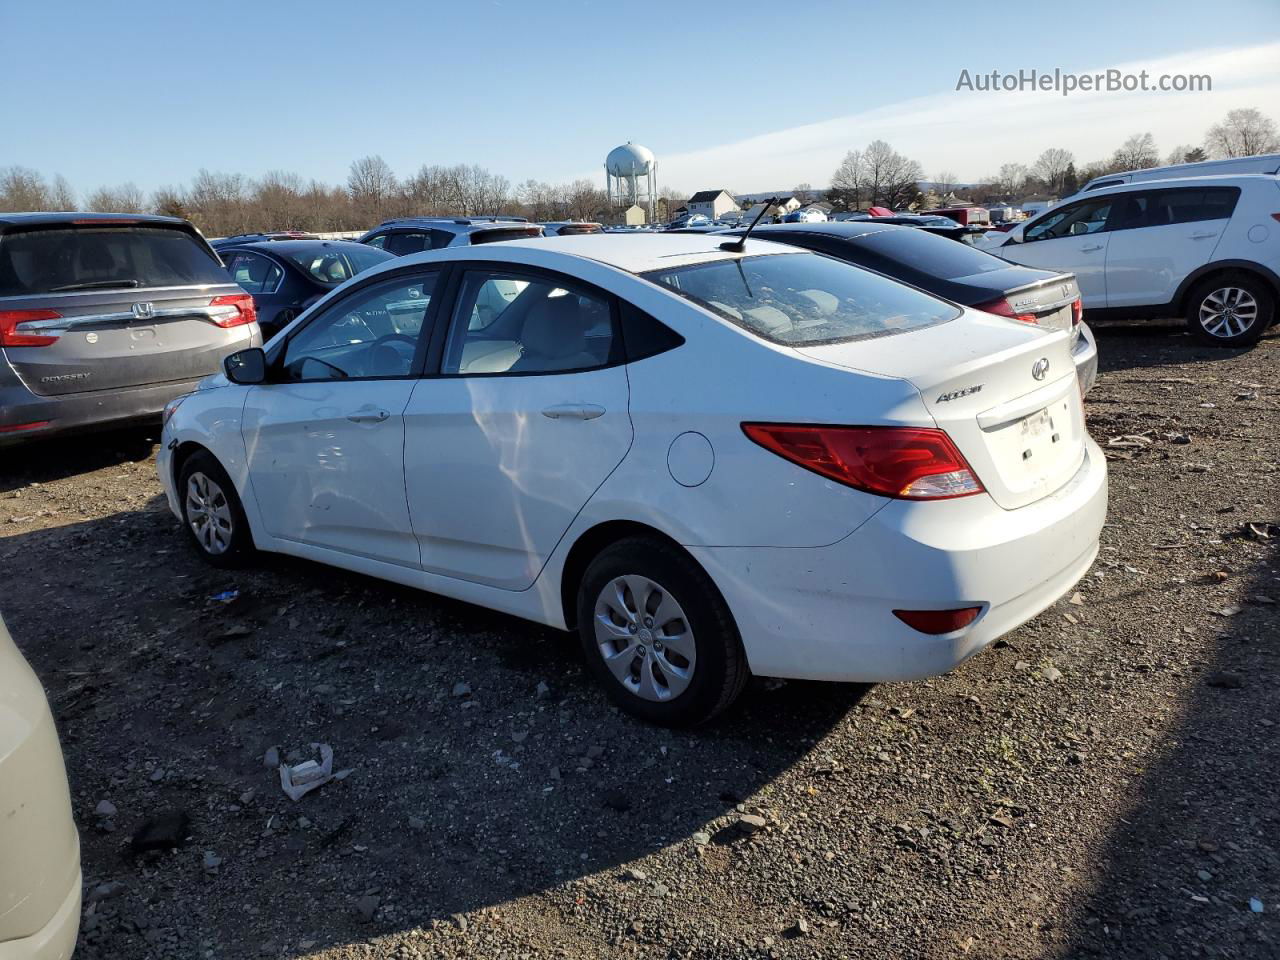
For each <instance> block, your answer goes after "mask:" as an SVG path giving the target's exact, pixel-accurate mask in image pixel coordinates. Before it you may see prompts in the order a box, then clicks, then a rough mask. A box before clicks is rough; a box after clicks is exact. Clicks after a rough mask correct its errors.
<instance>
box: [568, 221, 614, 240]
mask: <svg viewBox="0 0 1280 960" xmlns="http://www.w3.org/2000/svg"><path fill="white" fill-rule="evenodd" d="M584 233H604V228H603V227H601V226H600V224H598V223H566V224H563V225H562V226H561V227H560V236H562V237H576V236H578V235H580V234H584Z"/></svg>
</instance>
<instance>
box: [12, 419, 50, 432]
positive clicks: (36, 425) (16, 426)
mask: <svg viewBox="0 0 1280 960" xmlns="http://www.w3.org/2000/svg"><path fill="white" fill-rule="evenodd" d="M52 422H53V421H52V420H33V421H32V422H31V423H13V424H10V425H8V426H0V433H17V432H18V431H19V430H39V429H40V428H41V427H47V426H48V425H49V424H51V423H52Z"/></svg>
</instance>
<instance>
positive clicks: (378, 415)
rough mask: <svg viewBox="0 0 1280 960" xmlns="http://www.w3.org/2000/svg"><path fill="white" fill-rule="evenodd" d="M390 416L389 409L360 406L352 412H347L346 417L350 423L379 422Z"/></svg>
mask: <svg viewBox="0 0 1280 960" xmlns="http://www.w3.org/2000/svg"><path fill="white" fill-rule="evenodd" d="M390 416H391V411H390V410H379V409H377V408H376V407H361V408H360V409H359V410H357V411H355V412H354V413H348V414H347V419H348V420H350V421H351V422H352V423H381V422H382V421H383V420H386V419H387V418H388V417H390Z"/></svg>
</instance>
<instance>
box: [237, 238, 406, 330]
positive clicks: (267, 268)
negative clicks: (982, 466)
mask: <svg viewBox="0 0 1280 960" xmlns="http://www.w3.org/2000/svg"><path fill="white" fill-rule="evenodd" d="M218 255H219V256H220V257H222V262H223V263H225V264H226V265H227V272H228V273H230V274H231V278H232V279H233V280H235V282H236V283H238V284H240V286H241V287H243V288H244V289H245V291H246V292H247V293H250V294H252V295H253V302H254V305H255V306H256V307H257V310H258V325H259V326H260V327H262V336H263V339H268V338H270V337H273V336H275V334H276V333H277V332H279V331H280V330H281V329H282V328H283V327H284V326H285V325H286V324H288V323H289V321H290V320H292V319H293V318H294V317H296V316H297V315H298V314H300V313H301V312H302V311H303V310H305V309H306V308H307V307H309V306H311V304H313V303H315V302H316V301H317V300H319V299H320V298H321V297H323V296H324V295H325V294H326V293H328V292H329V291H330V290H332V289H333V288H334V287H336V286H337V285H338V284H340V283H344V282H345V281H347V280H350V279H351V278H352V277H354V276H355V275H356V274H357V273H360V272H361V271H363V270H368V269H369V268H370V267H373V266H376V265H377V264H379V263H382V262H384V261H386V260H394V259H395V257H393V256H392V255H391V254H389V253H384V252H383V251H381V250H378V249H376V248H374V247H369V246H366V245H365V244H362V243H353V242H350V241H346V240H270V241H267V240H251V241H247V242H244V243H240V244H236V245H234V246H223V247H222V248H220V249H219V250H218Z"/></svg>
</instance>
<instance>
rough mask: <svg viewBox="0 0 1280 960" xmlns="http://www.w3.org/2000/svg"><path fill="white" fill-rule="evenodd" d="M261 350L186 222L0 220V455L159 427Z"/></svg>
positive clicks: (231, 287)
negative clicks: (169, 406) (55, 441)
mask: <svg viewBox="0 0 1280 960" xmlns="http://www.w3.org/2000/svg"><path fill="white" fill-rule="evenodd" d="M261 343H262V334H261V332H260V331H259V329H258V323H257V315H256V313H255V311H254V306H253V298H252V297H250V296H249V294H247V293H245V292H244V291H243V290H242V289H240V287H238V286H237V285H236V284H235V283H233V282H232V281H231V279H230V278H229V277H228V276H227V272H226V270H224V269H223V267H222V263H221V261H220V260H219V259H218V256H217V254H216V253H214V252H213V250H212V248H211V247H210V246H209V244H208V243H207V242H206V241H205V239H204V238H203V237H202V236H201V235H200V233H199V231H197V230H196V228H195V227H193V226H192V225H191V224H190V223H188V222H187V221H185V220H179V219H175V218H172V217H154V216H144V215H135V214H94V213H0V445H3V444H8V443H13V442H15V441H18V440H23V439H27V438H31V437H38V436H47V435H50V434H56V433H64V432H67V431H72V430H80V429H85V428H93V427H102V426H108V425H112V426H114V425H123V424H127V423H130V422H137V421H145V420H150V419H158V418H159V416H160V413H161V411H162V410H163V409H164V406H165V404H166V403H168V402H169V401H170V400H172V399H173V398H174V397H176V396H178V395H179V394H182V393H189V392H190V391H191V390H192V389H193V388H194V385H195V384H196V382H197V381H199V380H200V379H202V378H203V377H206V376H208V375H209V374H211V373H216V372H218V371H219V370H220V369H221V364H222V358H223V357H225V356H227V355H228V354H232V353H235V352H236V351H237V350H242V349H244V348H246V347H253V346H260V345H261Z"/></svg>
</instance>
